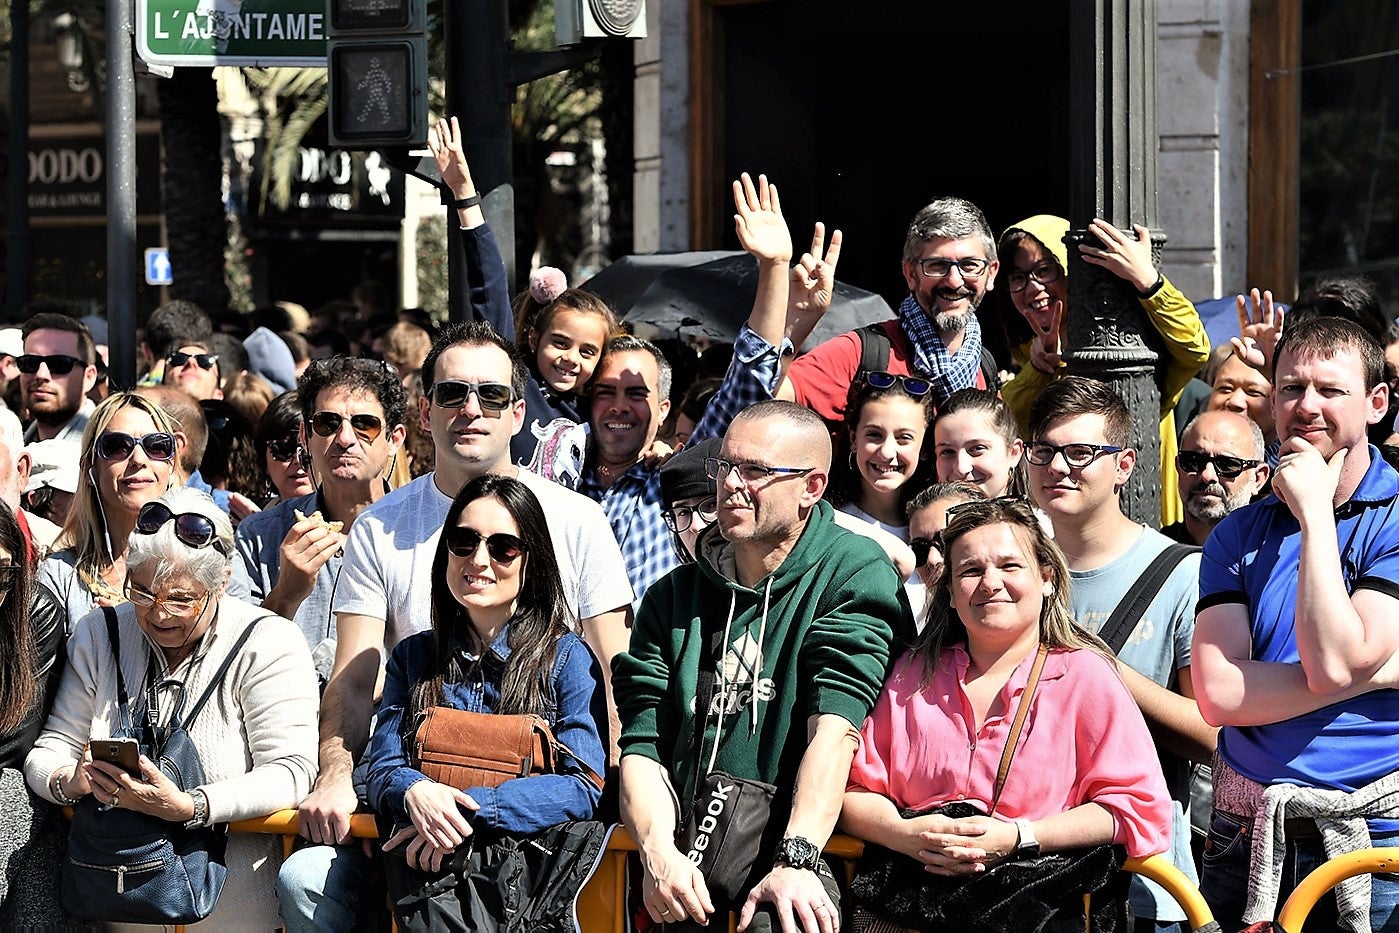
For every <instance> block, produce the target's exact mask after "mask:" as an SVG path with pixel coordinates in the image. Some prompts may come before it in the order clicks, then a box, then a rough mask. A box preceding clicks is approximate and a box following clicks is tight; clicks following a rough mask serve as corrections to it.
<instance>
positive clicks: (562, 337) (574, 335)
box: [531, 308, 607, 394]
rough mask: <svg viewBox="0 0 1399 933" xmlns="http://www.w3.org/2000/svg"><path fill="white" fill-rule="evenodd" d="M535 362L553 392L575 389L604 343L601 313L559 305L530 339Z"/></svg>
mask: <svg viewBox="0 0 1399 933" xmlns="http://www.w3.org/2000/svg"><path fill="white" fill-rule="evenodd" d="M531 342H532V343H533V344H534V346H535V365H536V366H538V367H539V374H540V375H541V376H543V377H544V381H545V382H547V383H548V384H549V387H550V388H551V389H553V390H554V391H555V392H559V393H564V394H566V393H569V392H577V391H578V390H579V389H581V388H582V387H583V386H584V384H586V383H587V381H588V379H590V378H591V377H592V375H593V370H595V369H597V364H598V360H600V359H601V358H602V351H603V348H604V347H605V346H607V321H605V320H604V319H603V318H602V316H601V315H598V314H589V313H587V312H585V311H574V310H572V309H571V308H560V309H559V310H558V311H555V312H554V313H553V315H552V316H551V317H550V318H549V323H548V326H546V327H545V328H544V333H543V334H540V335H537V336H535V337H534V338H533V339H532V341H531Z"/></svg>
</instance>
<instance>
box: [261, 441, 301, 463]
mask: <svg viewBox="0 0 1399 933" xmlns="http://www.w3.org/2000/svg"><path fill="white" fill-rule="evenodd" d="M300 446H301V442H300V441H299V440H297V439H296V438H295V437H279V438H275V439H274V440H270V441H268V442H267V453H268V454H270V455H271V457H272V459H273V460H276V461H277V462H278V463H287V462H288V461H290V460H291V459H292V458H294V457H295V456H296V449H297V448H298V447H300Z"/></svg>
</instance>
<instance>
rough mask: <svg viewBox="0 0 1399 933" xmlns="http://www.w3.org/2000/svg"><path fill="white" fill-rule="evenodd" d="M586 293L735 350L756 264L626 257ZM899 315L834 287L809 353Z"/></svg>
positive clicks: (857, 292)
mask: <svg viewBox="0 0 1399 933" xmlns="http://www.w3.org/2000/svg"><path fill="white" fill-rule="evenodd" d="M583 288H586V289H588V290H589V291H591V292H595V293H597V294H598V295H601V296H602V297H603V299H604V300H606V302H607V303H608V304H609V305H611V306H612V310H614V311H616V312H617V315H618V317H620V318H621V319H622V320H623V321H625V322H627V323H629V324H633V325H636V324H647V325H650V326H651V327H654V328H656V329H657V330H659V331H662V332H664V333H665V334H666V335H670V334H677V335H678V334H679V333H680V332H681V330H682V329H683V330H684V332H685V333H687V334H705V335H707V336H709V337H710V338H712V339H714V340H723V341H727V342H730V343H731V342H733V339H734V338H735V337H736V336H738V329H739V327H741V326H742V325H743V322H744V321H746V320H748V314H749V312H751V311H752V310H753V298H754V296H755V295H756V294H757V292H758V261H757V260H756V259H754V258H753V257H752V256H750V255H748V254H747V253H745V252H741V251H726V250H706V251H701V252H693V253H654V254H649V255H639V254H638V255H632V256H624V257H622V258H621V259H619V260H617V261H616V262H614V263H613V264H612V265H610V266H608V267H607V268H606V269H603V270H602V271H601V272H599V273H598V274H597V275H595V276H593V277H592V278H591V279H589V280H588V281H587V282H585V283H583ZM893 316H894V312H893V311H892V310H890V308H889V305H888V303H887V302H885V300H884V299H883V298H881V297H879V296H878V295H876V294H874V293H873V292H867V291H865V290H864V289H860V288H855V287H854V286H853V285H846V284H845V283H843V282H836V286H835V298H834V300H833V301H832V302H831V308H830V310H829V311H827V312H826V315H825V317H823V318H822V319H821V323H820V324H818V325H817V326H816V329H815V330H814V331H812V334H811V336H810V337H809V338H808V339H807V341H806V347H807V348H808V349H810V348H811V347H814V346H816V345H817V344H819V343H821V342H822V341H825V340H828V339H830V338H831V337H834V336H836V335H837V334H843V333H845V332H846V331H848V330H852V329H854V328H856V327H859V326H861V325H862V324H870V323H873V322H875V321H886V320H888V319H889V318H892V317H893Z"/></svg>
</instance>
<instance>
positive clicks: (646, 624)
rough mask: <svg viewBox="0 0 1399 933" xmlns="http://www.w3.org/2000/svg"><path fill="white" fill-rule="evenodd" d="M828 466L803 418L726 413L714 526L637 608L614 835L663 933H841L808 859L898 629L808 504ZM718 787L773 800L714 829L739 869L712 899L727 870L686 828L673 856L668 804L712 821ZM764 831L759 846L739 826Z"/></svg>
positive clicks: (849, 546) (864, 574)
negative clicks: (626, 838) (744, 871)
mask: <svg viewBox="0 0 1399 933" xmlns="http://www.w3.org/2000/svg"><path fill="white" fill-rule="evenodd" d="M830 465H831V442H830V435H829V433H828V432H827V430H826V426H825V423H824V422H823V421H822V420H821V419H820V418H818V417H817V416H816V415H815V414H814V413H813V412H811V411H810V410H809V409H806V408H803V407H801V406H798V405H794V404H792V403H790V402H777V401H766V402H760V403H758V404H756V405H754V406H753V407H751V408H748V409H746V410H745V411H744V412H743V413H742V414H740V415H738V417H736V418H735V419H734V421H733V424H732V425H731V426H730V427H729V429H728V432H727V433H726V434H725V436H724V442H723V445H722V447H721V448H720V450H719V451H718V452H717V455H715V456H711V457H709V458H708V459H707V460H706V468H707V471H708V472H709V474H711V475H712V476H713V477H714V480H715V483H716V484H717V490H718V528H717V530H716V529H715V528H710V529H708V530H706V531H705V532H703V533H702V534H701V536H700V538H699V541H698V554H697V556H696V561H695V563H692V564H686V565H685V566H683V567H681V568H679V569H678V570H676V571H674V572H673V573H671V574H669V575H667V576H666V577H664V578H662V579H661V580H659V581H657V583H656V584H655V585H654V586H653V587H652V588H651V590H650V591H649V592H648V593H647V595H646V597H645V598H644V599H643V600H642V602H641V608H640V610H639V611H638V613H637V620H636V627H635V629H634V630H633V632H632V639H631V647H630V649H629V650H628V651H627V652H626V653H625V654H622V655H620V656H618V658H617V660H616V675H615V676H616V680H615V689H616V693H617V704H618V708H619V709H620V711H621V712H622V714H623V720H624V722H625V723H626V726H625V728H624V731H623V733H622V739H621V746H622V767H621V776H622V785H621V792H622V821H623V822H624V823H625V824H626V826H627V828H628V829H629V830H630V831H631V833H632V835H633V837H634V838H635V839H636V841H637V845H638V847H639V849H640V851H641V862H642V868H643V872H644V876H643V883H642V895H643V900H644V904H645V907H646V909H647V911H648V912H649V913H650V916H651V919H652V920H653V921H656V922H658V923H666V924H671V925H672V926H671V927H670V929H673V930H691V929H698V927H697V926H696V924H705V923H708V924H709V925H710V926H711V927H712V926H713V921H714V920H715V919H716V917H715V915H716V914H717V919H718V920H719V921H720V922H721V923H722V922H723V918H724V913H723V912H725V911H728V910H735V911H738V912H739V914H740V916H739V925H740V928H745V927H746V928H747V929H749V930H756V931H773V930H777V929H783V930H797V929H800V930H803V931H805V933H821V931H830V930H833V929H835V928H838V927H839V925H840V913H839V910H838V904H839V893H838V890H837V887H836V884H835V882H834V880H833V879H832V877H831V872H830V869H829V868H828V867H827V866H826V864H825V862H824V861H823V860H822V859H821V857H820V853H821V848H822V847H823V846H824V845H825V843H826V841H827V839H829V838H830V835H831V831H832V830H833V829H834V827H835V821H836V816H837V815H838V813H839V810H840V801H841V795H842V794H843V793H844V790H845V784H846V780H847V778H848V777H849V774H850V762H851V760H852V758H853V756H854V753H855V747H856V744H857V742H858V728H859V726H860V724H861V723H862V722H863V721H864V718H865V716H866V715H867V714H868V712H869V710H870V709H871V708H872V706H873V704H874V700H875V697H876V696H877V695H878V693H879V688H880V686H881V684H882V683H883V681H884V677H885V675H886V674H887V669H888V667H889V664H890V662H891V661H892V659H893V658H894V657H895V656H896V655H897V654H898V652H899V650H900V647H901V644H900V640H901V639H902V638H904V637H907V636H910V635H911V634H912V622H913V620H912V617H911V615H910V613H909V609H908V603H907V600H906V599H905V598H904V597H903V595H902V593H903V588H902V586H901V585H900V580H899V578H898V576H897V575H896V574H895V572H894V569H893V567H892V566H891V565H890V563H889V561H888V560H887V559H886V558H885V557H884V555H883V553H882V552H881V551H880V550H879V548H878V546H877V545H875V544H874V543H872V542H870V541H868V540H867V539H865V538H863V537H861V536H859V535H856V534H853V533H848V532H845V531H844V530H842V529H840V528H838V527H836V525H835V522H834V519H833V518H832V512H833V510H832V508H831V506H830V504H829V503H827V502H824V501H822V498H821V496H822V493H823V492H824V491H825V488H826V482H827V478H828V476H829V472H830ZM706 683H707V684H709V686H708V687H706V686H704V685H705V684H706ZM702 693H704V694H709V693H712V697H710V702H708V703H704V702H702V701H701V702H697V701H696V700H695V699H694V698H695V697H697V696H700V695H701V694H702ZM728 777H734V778H742V779H746V780H750V781H760V782H763V783H766V784H771V785H774V786H775V788H776V790H775V794H774V796H773V797H772V799H771V801H770V803H769V805H767V806H760V807H758V808H756V809H755V811H753V812H750V813H746V814H742V815H740V816H739V817H734V816H732V815H730V816H729V817H728V819H734V820H735V823H737V822H740V821H741V822H743V824H744V828H745V829H747V830H749V831H750V832H752V834H753V839H754V841H753V848H752V849H750V850H749V851H747V852H731V851H729V850H727V849H726V850H725V855H724V858H725V859H731V860H739V859H743V858H745V857H747V858H753V859H754V862H753V870H752V871H751V872H750V873H749V874H748V876H747V880H746V881H745V882H744V884H743V885H742V887H743V890H741V891H738V892H734V893H735V894H736V896H735V897H734V898H733V899H732V900H728V901H725V900H723V899H721V898H720V897H718V896H717V892H715V891H714V890H712V889H711V886H710V885H709V884H707V883H706V879H707V878H711V877H713V876H714V874H713V873H714V872H715V871H722V870H723V869H724V868H725V867H727V866H724V865H718V864H716V865H712V866H711V865H710V864H709V861H710V860H709V859H708V858H707V857H706V856H705V852H706V850H707V849H708V847H707V846H706V845H705V843H703V842H701V841H700V839H701V837H702V835H703V834H704V833H706V832H713V833H715V834H716V838H718V836H717V834H718V830H717V829H709V830H706V829H705V828H704V824H703V823H698V822H696V821H694V820H691V821H690V828H691V830H692V831H693V832H691V833H690V834H688V835H687V837H686V838H687V840H692V842H691V841H687V842H686V843H685V844H683V845H677V842H676V834H675V831H676V829H677V828H678V827H677V826H676V820H675V815H676V810H675V807H676V801H675V796H678V802H679V804H680V812H681V813H682V814H683V815H684V816H690V815H691V814H693V813H696V812H698V813H699V815H700V816H701V817H703V816H705V814H706V813H708V814H709V815H711V816H714V815H716V814H715V811H714V806H715V804H716V801H718V802H720V803H722V800H720V798H719V797H716V796H714V795H721V796H722V795H725V794H726V792H725V791H724V788H725V787H732V782H731V781H730V782H727V783H726V779H727V778H728ZM707 782H708V783H707ZM702 786H704V787H708V788H709V790H708V791H705V790H702V789H701V787H702ZM696 798H699V804H700V806H699V808H696V807H695V806H694V804H695V801H696ZM723 799H727V797H724V798H723ZM706 800H708V801H709V803H708V804H706ZM725 809H727V808H726V807H724V806H720V810H721V811H722V810H725ZM763 822H765V823H766V826H767V831H766V832H761V833H759V832H757V829H758V827H757V826H755V825H751V823H758V824H761V823H763ZM737 831H738V830H737V828H735V830H734V832H737ZM759 835H761V839H758V838H757V837H758V836H759ZM704 838H708V837H704ZM716 845H717V843H716ZM687 849H689V850H691V851H690V852H689V853H688V854H687V851H686V850H687ZM692 858H693V859H694V861H692V860H691V859H692ZM696 862H699V863H701V866H703V867H701V866H697V865H696ZM750 920H751V921H752V925H751V926H750V925H748V924H749V921H750Z"/></svg>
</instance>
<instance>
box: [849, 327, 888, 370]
mask: <svg viewBox="0 0 1399 933" xmlns="http://www.w3.org/2000/svg"><path fill="white" fill-rule="evenodd" d="M855 333H856V334H857V335H858V336H859V338H860V372H862V373H880V372H885V371H887V370H888V369H889V351H890V350H891V349H892V344H890V342H889V335H888V334H887V333H885V331H884V328H883V326H882V325H880V324H866V325H865V326H864V327H857V328H855Z"/></svg>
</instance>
